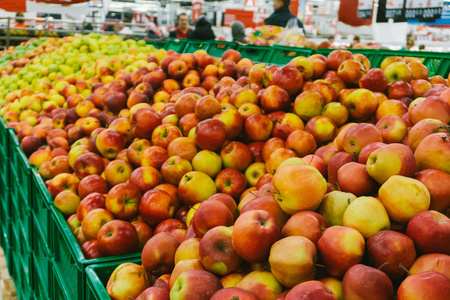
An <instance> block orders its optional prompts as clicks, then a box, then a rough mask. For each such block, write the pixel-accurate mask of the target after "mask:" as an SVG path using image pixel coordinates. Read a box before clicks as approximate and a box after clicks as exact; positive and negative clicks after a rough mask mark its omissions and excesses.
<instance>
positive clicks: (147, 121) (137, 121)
mask: <svg viewBox="0 0 450 300" xmlns="http://www.w3.org/2000/svg"><path fill="white" fill-rule="evenodd" d="M161 121H162V118H161V116H160V115H159V114H158V113H157V112H156V111H155V110H154V109H153V108H151V107H141V108H138V109H137V110H135V111H134V112H133V114H132V115H131V117H130V125H131V126H132V127H134V134H135V136H136V137H137V138H139V139H147V140H150V139H151V137H152V132H153V130H154V129H155V128H156V127H157V126H159V125H161Z"/></svg>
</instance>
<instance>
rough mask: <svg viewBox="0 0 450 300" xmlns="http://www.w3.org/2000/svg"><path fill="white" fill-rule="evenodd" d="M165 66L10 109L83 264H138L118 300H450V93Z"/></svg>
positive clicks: (303, 70) (180, 61)
mask: <svg viewBox="0 0 450 300" xmlns="http://www.w3.org/2000/svg"><path fill="white" fill-rule="evenodd" d="M158 55H159V57H157V56H156V55H153V54H148V55H147V57H146V63H145V64H143V65H141V66H139V68H137V69H136V70H133V72H127V69H126V67H125V66H124V65H122V64H121V61H123V60H121V59H115V57H111V58H110V60H106V59H104V58H101V57H99V58H98V59H97V61H96V64H95V66H94V68H95V70H96V72H95V77H92V78H90V79H89V82H90V83H92V87H91V88H90V89H86V88H84V89H83V90H89V91H91V93H88V92H86V94H84V95H83V94H82V93H79V88H78V87H80V86H82V85H83V83H80V82H84V84H86V82H85V81H83V80H80V81H75V82H73V78H71V77H70V75H66V77H63V78H60V79H59V80H58V81H56V82H55V85H54V86H53V85H51V84H49V85H48V86H47V88H48V92H47V95H51V96H50V97H55V98H56V99H57V100H54V101H53V100H49V99H48V96H46V95H42V94H45V91H44V92H42V91H41V92H34V91H31V90H22V91H21V92H16V91H15V92H12V93H11V94H12V95H11V94H8V95H7V101H6V104H5V106H4V107H3V108H2V109H1V110H0V114H2V115H3V118H4V119H5V121H7V123H8V126H10V127H14V128H16V131H17V134H18V138H19V140H20V141H21V145H22V149H23V151H24V152H25V153H26V154H27V155H29V160H30V163H31V164H32V165H33V166H36V167H39V173H40V174H41V176H42V177H43V179H45V180H46V185H47V187H48V190H49V192H50V195H51V196H52V198H53V199H54V203H55V205H56V207H58V208H59V210H60V211H61V212H62V213H63V214H64V215H65V216H66V217H67V223H68V225H69V227H70V229H71V231H72V232H73V234H74V235H75V238H76V240H77V242H78V243H79V245H80V247H81V249H82V250H83V253H84V254H85V256H86V258H88V259H90V258H98V257H102V256H109V255H121V254H127V253H133V252H137V251H142V256H141V257H142V265H137V264H133V263H125V264H122V265H120V266H119V267H117V269H116V270H115V271H114V273H113V274H112V275H111V278H110V279H109V282H108V284H107V291H108V293H109V295H110V296H111V298H112V299H130V298H136V299H138V300H144V299H169V298H170V299H189V300H192V299H200V300H202V299H205V300H206V299H214V300H217V299H258V300H266V299H267V300H270V299H288V300H291V299H302V298H304V299H393V297H394V295H396V297H397V299H399V300H405V299H450V271H449V270H450V257H449V255H450V220H449V218H448V217H447V216H446V214H448V212H449V208H450V137H449V133H450V130H449V127H448V124H449V123H450V88H448V82H447V80H445V79H444V78H442V77H441V76H434V77H431V78H429V74H428V70H427V68H426V67H425V66H424V65H422V64H421V63H420V62H418V61H416V60H414V59H411V58H401V57H389V58H387V59H385V60H384V61H383V63H382V65H381V68H380V69H377V68H374V69H370V62H369V61H368V60H367V58H366V57H365V56H363V55H361V54H355V55H353V54H352V53H350V52H349V51H346V50H335V51H333V52H332V53H331V54H330V55H329V56H328V57H324V56H322V55H312V56H311V57H309V58H305V57H296V58H294V59H293V60H292V61H291V62H290V63H289V64H288V65H286V66H277V65H270V66H267V65H265V64H253V63H252V62H251V61H250V60H248V59H245V58H241V55H240V53H239V52H237V51H235V50H227V51H226V52H225V53H224V54H223V57H222V58H221V59H220V60H219V59H217V58H214V57H212V56H210V55H208V54H207V53H206V52H205V51H203V50H200V51H197V52H195V53H194V54H187V53H186V54H178V53H174V52H173V51H167V52H164V53H163V52H158ZM105 62H107V63H106V64H105ZM121 70H122V71H121ZM111 77H113V78H111ZM69 79H70V80H71V81H69ZM81 79H83V78H82V77H81ZM41 87H42V85H41ZM23 97H28V98H27V101H28V100H30V99H31V98H32V99H34V100H36V98H39V97H43V99H42V102H40V103H48V102H50V104H52V102H54V103H57V104H58V106H56V105H54V107H51V106H50V104H47V105H46V107H45V109H44V110H41V111H40V113H39V115H38V116H35V114H34V115H33V116H28V115H27V114H24V112H26V111H27V109H25V110H22V111H19V112H17V111H16V110H17V109H18V108H21V106H17V105H16V106H13V103H16V101H17V102H19V104H20V103H21V100H22V98H23ZM57 101H60V103H61V104H59V103H58V102H57ZM23 102H26V101H25V100H23Z"/></svg>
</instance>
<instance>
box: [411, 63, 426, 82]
mask: <svg viewBox="0 0 450 300" xmlns="http://www.w3.org/2000/svg"><path fill="white" fill-rule="evenodd" d="M408 67H409V68H410V69H411V72H412V79H413V80H419V79H422V80H428V77H429V71H428V68H427V67H426V66H424V65H423V64H421V63H420V62H415V61H413V62H410V63H409V64H408Z"/></svg>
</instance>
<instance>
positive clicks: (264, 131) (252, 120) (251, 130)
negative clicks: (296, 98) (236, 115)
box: [244, 115, 274, 141]
mask: <svg viewBox="0 0 450 300" xmlns="http://www.w3.org/2000/svg"><path fill="white" fill-rule="evenodd" d="M273 127H274V125H273V123H272V121H271V120H270V118H269V117H268V116H267V115H252V116H250V117H248V118H247V119H245V126H244V128H245V133H246V135H247V137H248V138H249V139H250V140H251V141H267V140H268V139H269V138H270V136H271V135H272V130H273Z"/></svg>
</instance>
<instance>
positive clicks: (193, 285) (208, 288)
mask: <svg viewBox="0 0 450 300" xmlns="http://www.w3.org/2000/svg"><path fill="white" fill-rule="evenodd" d="M222 288H223V287H222V284H221V283H220V280H219V279H218V278H217V277H216V276H214V275H213V274H211V273H209V272H207V271H203V270H189V271H186V272H184V273H181V274H180V275H179V276H178V278H177V280H176V281H175V283H174V285H173V287H172V289H171V290H170V299H178V300H209V299H210V298H211V297H212V296H213V295H214V294H215V293H216V292H217V291H218V290H220V289H222Z"/></svg>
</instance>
